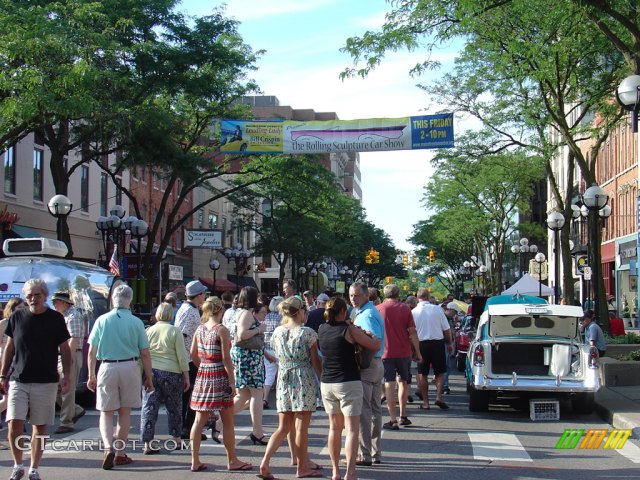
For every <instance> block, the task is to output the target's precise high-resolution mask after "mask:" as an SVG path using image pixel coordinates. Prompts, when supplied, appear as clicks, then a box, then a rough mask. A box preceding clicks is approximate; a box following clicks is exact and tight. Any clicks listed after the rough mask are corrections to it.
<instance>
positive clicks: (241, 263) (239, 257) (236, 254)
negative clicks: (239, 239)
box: [223, 243, 251, 290]
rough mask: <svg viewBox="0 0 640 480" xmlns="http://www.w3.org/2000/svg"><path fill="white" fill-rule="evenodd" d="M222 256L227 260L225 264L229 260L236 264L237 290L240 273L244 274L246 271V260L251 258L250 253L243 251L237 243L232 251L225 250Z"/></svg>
mask: <svg viewBox="0 0 640 480" xmlns="http://www.w3.org/2000/svg"><path fill="white" fill-rule="evenodd" d="M223 255H224V256H225V257H226V258H227V263H230V262H231V260H234V262H235V264H236V268H235V272H236V290H238V285H239V282H238V279H239V278H240V272H244V271H245V270H246V263H247V259H248V258H249V257H250V256H251V252H250V251H249V250H243V249H242V245H240V244H239V243H238V244H237V245H236V246H235V248H233V249H231V248H227V249H225V251H224V252H223Z"/></svg>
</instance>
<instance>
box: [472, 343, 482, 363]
mask: <svg viewBox="0 0 640 480" xmlns="http://www.w3.org/2000/svg"><path fill="white" fill-rule="evenodd" d="M473 365H474V366H476V367H483V366H484V348H483V347H482V345H476V347H475V348H474V349H473Z"/></svg>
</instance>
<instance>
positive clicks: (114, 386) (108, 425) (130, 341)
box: [87, 285, 153, 470]
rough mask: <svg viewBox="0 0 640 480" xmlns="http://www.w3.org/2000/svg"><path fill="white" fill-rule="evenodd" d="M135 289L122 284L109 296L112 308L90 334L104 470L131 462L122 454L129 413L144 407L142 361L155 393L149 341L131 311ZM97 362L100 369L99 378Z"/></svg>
mask: <svg viewBox="0 0 640 480" xmlns="http://www.w3.org/2000/svg"><path fill="white" fill-rule="evenodd" d="M132 299H133V290H131V287H129V286H128V285H118V286H117V287H116V288H115V289H114V291H113V294H112V296H111V302H112V305H113V310H111V311H110V312H108V313H105V314H104V315H101V316H99V317H98V319H97V320H96V323H95V325H94V326H93V330H92V331H91V335H89V345H90V349H89V362H88V364H89V380H88V381H87V387H88V388H89V390H91V391H93V392H96V409H98V410H99V411H100V436H101V437H102V442H103V444H104V446H105V447H104V448H105V452H104V459H103V462H102V468H103V469H105V470H111V469H112V468H113V466H114V465H128V464H129V463H131V462H132V461H133V460H131V458H129V457H128V456H127V455H126V454H125V453H124V446H125V444H126V442H127V438H128V436H129V426H130V424H131V409H132V408H140V407H141V406H142V395H141V389H142V378H141V376H140V367H139V366H138V361H137V360H138V358H140V359H141V360H142V366H143V368H144V374H145V380H144V387H145V390H146V391H147V392H151V391H153V378H152V373H151V355H150V354H149V341H148V339H147V335H146V333H145V331H144V325H143V324H142V321H141V320H140V319H139V318H138V317H136V316H134V315H133V314H132V313H131V310H130V306H131V300H132ZM96 360H100V361H101V362H102V363H101V364H100V369H99V370H98V377H97V378H96V374H95V371H96V368H95V367H96ZM116 410H117V411H118V427H117V429H116V441H115V442H114V441H113V412H115V411H116Z"/></svg>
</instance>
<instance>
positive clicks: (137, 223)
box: [127, 217, 149, 303]
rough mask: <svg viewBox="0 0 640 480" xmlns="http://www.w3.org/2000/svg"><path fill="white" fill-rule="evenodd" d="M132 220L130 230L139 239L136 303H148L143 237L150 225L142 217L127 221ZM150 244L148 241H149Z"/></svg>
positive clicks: (129, 220)
mask: <svg viewBox="0 0 640 480" xmlns="http://www.w3.org/2000/svg"><path fill="white" fill-rule="evenodd" d="M129 222H131V224H130V226H129V230H130V231H131V235H132V236H133V237H135V238H136V239H137V240H138V246H137V248H136V252H137V254H138V268H137V271H136V302H135V303H146V291H147V289H146V284H145V282H144V281H143V278H142V246H141V243H142V237H146V236H147V233H149V226H148V225H147V222H145V221H144V220H142V219H140V218H136V217H133V218H132V217H129V218H128V219H127V223H129ZM147 245H148V243H147Z"/></svg>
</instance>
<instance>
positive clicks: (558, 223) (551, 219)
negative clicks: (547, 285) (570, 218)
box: [547, 211, 565, 304]
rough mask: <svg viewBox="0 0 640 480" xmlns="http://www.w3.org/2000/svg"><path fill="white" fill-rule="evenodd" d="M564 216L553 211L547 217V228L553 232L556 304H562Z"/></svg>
mask: <svg viewBox="0 0 640 480" xmlns="http://www.w3.org/2000/svg"><path fill="white" fill-rule="evenodd" d="M564 223H565V219H564V215H563V214H562V213H560V212H558V211H553V212H551V213H550V214H549V216H548V217H547V226H548V227H549V230H551V231H553V278H554V285H553V299H554V303H555V304H559V303H560V245H559V236H560V235H559V234H560V230H562V227H564Z"/></svg>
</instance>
